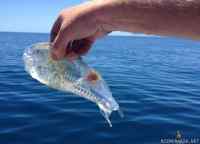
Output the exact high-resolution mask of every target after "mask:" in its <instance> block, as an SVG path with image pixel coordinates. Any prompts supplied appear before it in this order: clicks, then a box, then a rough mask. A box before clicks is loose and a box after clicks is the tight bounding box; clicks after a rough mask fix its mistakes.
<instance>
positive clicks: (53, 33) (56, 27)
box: [50, 16, 62, 42]
mask: <svg viewBox="0 0 200 144" xmlns="http://www.w3.org/2000/svg"><path fill="white" fill-rule="evenodd" d="M61 23H62V20H61V17H60V16H59V17H58V18H57V19H56V21H55V22H54V24H53V27H52V29H51V33H50V42H53V41H54V40H55V38H56V36H57V35H58V32H59V30H60V27H61Z"/></svg>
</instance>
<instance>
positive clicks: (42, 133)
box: [0, 32, 200, 144]
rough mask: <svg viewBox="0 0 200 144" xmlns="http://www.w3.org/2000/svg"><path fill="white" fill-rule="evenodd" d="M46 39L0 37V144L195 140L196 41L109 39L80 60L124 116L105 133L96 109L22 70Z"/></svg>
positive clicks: (199, 56)
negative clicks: (26, 53)
mask: <svg viewBox="0 0 200 144" xmlns="http://www.w3.org/2000/svg"><path fill="white" fill-rule="evenodd" d="M47 40H48V35H47V34H33V33H3V32H2V33H0V144H160V143H169V140H174V139H175V137H176V133H177V131H179V132H180V133H181V135H182V139H183V138H184V139H187V140H191V139H192V140H196V141H194V142H195V144H197V143H198V144H199V143H200V42H195V41H190V40H184V39H175V38H168V37H120V36H109V37H106V38H104V39H101V40H99V41H97V42H96V43H95V44H94V46H93V48H92V50H91V51H90V52H89V54H88V55H87V57H85V60H86V61H87V62H88V63H89V64H90V65H91V66H93V67H94V68H95V69H97V70H98V71H100V73H101V74H102V75H103V77H104V78H105V80H106V81H107V83H108V84H109V86H110V88H111V90H112V92H113V96H114V97H115V99H116V100H117V101H118V102H119V104H120V107H121V109H122V111H123V112H124V115H125V117H124V118H123V119H121V118H120V117H119V116H118V114H117V113H113V115H112V117H111V119H112V123H113V127H112V128H110V127H109V126H108V124H107V123H106V121H105V120H104V118H103V117H102V116H101V114H100V113H99V110H98V108H97V107H96V105H95V104H93V103H91V102H89V101H87V100H85V99H82V98H80V97H76V96H74V95H73V94H70V93H63V92H59V91H56V90H53V89H50V88H48V87H46V86H44V85H42V84H40V83H39V82H37V81H36V80H33V79H32V78H31V77H30V76H29V75H28V74H27V73H26V72H25V71H24V67H23V61H22V54H23V50H24V49H25V48H26V47H28V46H30V45H31V44H33V43H36V42H41V41H47Z"/></svg>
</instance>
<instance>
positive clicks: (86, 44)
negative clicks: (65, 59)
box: [72, 37, 95, 55]
mask: <svg viewBox="0 0 200 144" xmlns="http://www.w3.org/2000/svg"><path fill="white" fill-rule="evenodd" d="M94 41H95V39H93V38H91V37H90V38H85V39H81V40H75V41H74V42H73V45H72V51H73V52H75V53H76V54H77V55H84V54H86V53H87V52H88V51H89V49H90V48H91V46H92V44H93V43H94Z"/></svg>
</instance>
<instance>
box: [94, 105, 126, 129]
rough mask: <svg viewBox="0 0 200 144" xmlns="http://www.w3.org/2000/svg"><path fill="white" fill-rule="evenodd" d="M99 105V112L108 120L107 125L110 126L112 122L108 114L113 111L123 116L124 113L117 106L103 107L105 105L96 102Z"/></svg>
mask: <svg viewBox="0 0 200 144" xmlns="http://www.w3.org/2000/svg"><path fill="white" fill-rule="evenodd" d="M98 106H99V109H100V112H101V114H102V115H103V117H104V118H105V119H106V121H107V122H108V124H109V126H110V127H112V123H111V120H110V115H111V114H112V112H113V111H117V112H118V114H119V116H120V117H121V118H123V117H124V114H123V112H122V111H121V109H119V107H117V108H116V109H112V110H110V109H105V107H102V105H101V104H98Z"/></svg>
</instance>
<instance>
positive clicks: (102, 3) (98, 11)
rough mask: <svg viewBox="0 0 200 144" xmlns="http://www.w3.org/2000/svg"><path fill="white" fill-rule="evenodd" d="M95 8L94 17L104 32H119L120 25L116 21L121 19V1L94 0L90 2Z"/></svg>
mask: <svg viewBox="0 0 200 144" xmlns="http://www.w3.org/2000/svg"><path fill="white" fill-rule="evenodd" d="M90 3H91V5H92V7H93V12H92V13H93V17H94V19H95V21H96V23H97V24H98V25H99V26H100V28H101V29H104V31H117V30H119V29H120V28H119V23H115V22H114V20H116V19H120V14H119V13H120V12H122V11H123V10H122V9H123V6H122V5H123V3H122V1H120V0H94V1H91V2H90ZM121 15H122V14H121Z"/></svg>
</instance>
